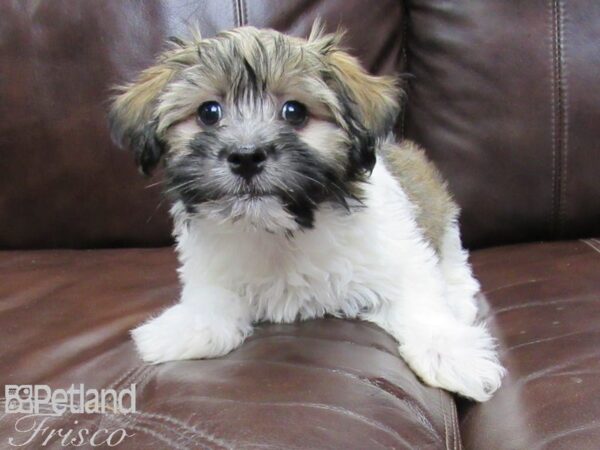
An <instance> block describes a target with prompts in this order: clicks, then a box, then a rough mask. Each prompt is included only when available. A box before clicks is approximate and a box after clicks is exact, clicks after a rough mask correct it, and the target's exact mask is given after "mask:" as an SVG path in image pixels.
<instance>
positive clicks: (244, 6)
mask: <svg viewBox="0 0 600 450" xmlns="http://www.w3.org/2000/svg"><path fill="white" fill-rule="evenodd" d="M240 1H241V2H242V10H243V13H244V15H243V17H242V20H241V22H242V24H243V25H248V2H246V0H240Z"/></svg>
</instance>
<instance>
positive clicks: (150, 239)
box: [0, 0, 600, 450]
mask: <svg viewBox="0 0 600 450" xmlns="http://www.w3.org/2000/svg"><path fill="white" fill-rule="evenodd" d="M319 15H320V16H321V17H322V18H323V19H325V21H326V23H327V26H328V27H330V28H335V27H337V26H338V25H341V26H343V27H345V28H346V29H347V30H348V35H347V41H346V44H347V46H348V48H350V49H351V51H352V52H353V53H355V54H356V55H358V56H359V57H360V59H361V60H362V61H363V62H364V64H366V66H367V67H368V68H369V69H370V70H371V71H372V72H374V73H398V74H404V76H403V78H404V79H405V80H406V91H407V97H406V102H405V108H404V109H403V114H402V116H401V117H399V119H398V135H399V136H403V137H406V138H410V139H414V140H416V141H417V142H419V143H420V144H422V145H424V146H425V147H426V148H427V150H428V152H429V155H430V157H431V158H432V159H433V160H434V161H435V162H436V163H437V165H438V167H439V168H440V169H441V171H442V172H443V173H444V175H445V176H446V178H447V179H448V182H449V186H450V189H451V190H452V192H453V194H454V196H455V197H456V199H457V201H458V203H459V204H460V205H461V206H462V208H463V213H462V216H461V225H462V229H463V234H464V241H465V244H466V245H467V246H468V247H469V248H470V249H471V250H472V256H471V260H472V264H473V266H474V269H475V272H476V274H477V276H478V278H479V280H480V281H481V284H482V295H481V302H482V304H483V305H487V306H486V307H485V308H484V309H485V317H486V320H488V322H489V323H490V326H491V327H492V329H493V332H494V335H495V336H496V337H497V339H498V342H499V346H500V352H501V358H502V360H503V363H504V364H505V366H506V368H507V369H508V375H507V376H506V378H505V379H504V384H503V386H502V388H501V389H500V390H499V391H498V392H497V394H496V395H495V396H494V397H493V398H492V399H491V400H490V401H488V402H486V403H483V404H474V403H471V402H468V401H465V400H462V399H459V398H454V397H453V396H451V395H449V394H448V393H446V392H444V391H441V390H438V389H433V388H429V387H426V386H424V385H423V384H422V383H420V382H419V380H418V379H417V378H415V376H414V375H413V374H412V373H411V372H410V370H408V368H407V367H406V365H405V364H404V362H403V361H402V360H401V359H400V358H399V357H398V356H397V354H396V344H395V343H394V341H393V340H392V338H390V337H389V336H387V335H386V334H385V333H384V332H382V331H381V330H380V329H378V328H377V327H375V326H374V325H371V324H366V323H360V322H353V321H340V320H335V319H326V320H319V321H310V322H305V323H298V324H292V325H268V324H265V325H261V326H259V327H258V328H257V330H256V332H255V334H254V335H253V336H252V337H251V338H250V339H249V340H248V342H247V343H246V344H245V345H244V346H243V347H241V348H240V349H238V350H236V351H234V352H232V353H231V354H230V355H228V356H226V357H223V358H219V359H216V360H207V361H185V362H174V363H167V364H162V365H156V366H147V365H144V364H143V363H142V362H141V361H140V360H139V358H138V357H137V355H136V354H135V351H134V349H133V346H132V342H131V340H130V339H129V335H128V330H129V329H131V328H132V327H134V326H135V325H136V324H138V323H140V322H141V321H143V320H144V319H146V318H147V317H148V316H149V315H151V314H153V313H156V312H157V311H159V310H160V309H161V308H164V307H165V306H166V305H168V304H170V303H172V302H173V301H175V299H176V297H177V294H178V284H177V279H176V272H175V268H176V261H175V257H174V254H173V250H172V248H171V247H170V244H171V238H170V234H169V229H170V225H169V219H168V216H167V214H166V209H167V206H166V205H165V204H164V202H163V201H162V198H161V187H160V174H158V175H156V176H155V178H153V179H143V178H142V177H140V176H138V174H137V173H136V169H135V167H134V164H133V162H132V157H131V155H129V154H127V153H125V152H122V151H120V150H118V149H116V148H115V147H114V146H113V145H112V144H111V141H110V138H109V135H108V131H107V126H106V118H105V117H106V116H105V114H106V105H107V103H106V99H107V97H108V96H109V88H110V86H111V85H113V84H114V83H116V82H119V81H123V80H126V79H129V78H131V76H132V75H133V74H134V73H136V72H137V71H138V70H140V69H142V68H144V67H146V66H148V65H149V64H151V62H152V60H153V57H154V55H155V54H156V53H157V52H158V51H159V50H160V48H161V46H162V43H163V40H164V39H165V38H166V37H167V36H169V35H172V34H182V33H184V32H185V29H186V28H187V27H188V25H189V24H191V23H194V22H199V23H200V24H201V28H202V31H203V33H204V34H205V35H207V36H209V35H212V34H214V33H215V32H217V31H218V30H220V29H225V28H230V27H235V26H240V25H255V26H259V27H273V28H276V29H279V30H282V31H285V32H289V33H293V34H297V35H306V33H307V31H308V29H309V27H310V24H311V23H312V21H313V20H314V18H315V17H317V16H319ZM599 30H600V3H599V2H597V1H595V0H580V1H577V2H567V1H565V0H543V1H542V0H528V1H520V0H489V1H470V2H469V1H457V0H447V1H440V0H410V1H405V2H401V1H398V0H377V1H367V0H286V1H279V0H233V1H229V0H228V1H225V0H194V1H190V0H170V1H160V0H146V1H143V2H142V1H134V0H127V1H123V0H102V1H93V0H80V1H73V0H47V1H43V2H40V1H34V0H23V1H4V2H0V118H1V120H0V168H1V170H0V247H1V248H2V249H3V250H2V251H0V382H1V384H2V386H6V385H9V384H18V385H24V384H46V385H50V386H52V387H54V388H60V387H68V386H69V385H71V384H80V383H84V384H85V386H86V387H90V388H109V387H112V388H123V387H127V386H130V385H131V384H134V383H135V385H136V394H137V396H136V407H137V412H136V413H132V414H129V415H114V414H80V415H77V416H75V415H73V414H71V415H69V414H65V415H63V416H60V417H54V418H52V422H49V424H50V425H49V426H50V428H52V427H54V428H60V427H62V428H64V429H67V428H75V429H76V428H78V427H88V428H90V429H100V428H107V429H110V428H111V427H112V428H115V427H125V428H126V429H127V430H128V431H129V432H131V433H135V435H134V436H132V437H128V438H127V439H126V440H124V441H123V442H122V443H121V444H120V445H119V448H126V449H184V448H185V449H192V448H210V449H221V448H236V449H237V448H240V449H257V448H273V449H300V448H303V449H337V448H344V449H377V448H413V449H430V448H431V449H433V448H435V449H437V448H452V449H459V448H462V447H464V448H468V449H486V450H487V449H492V450H495V449H498V450H502V449H569V450H571V449H597V448H600V377H599V376H598V374H599V372H600V240H599V239H597V238H596V239H595V238H594V236H600V177H599V175H598V174H600V89H599V86H600V75H599V74H600V70H599V67H600V45H598V43H599V42H600V32H599ZM0 395H3V393H0ZM2 403H4V402H2ZM3 412H4V409H2V410H0V414H2V413H3ZM18 418H19V415H18V414H13V413H7V414H2V415H0V448H11V447H10V442H9V440H10V439H11V438H13V441H12V442H13V443H14V442H17V443H18V442H23V441H24V439H25V437H24V435H23V433H22V432H21V433H19V432H17V431H16V430H15V424H16V421H17V420H18ZM86 445H88V447H85V446H84V448H91V447H89V446H91V444H89V443H88V444H86ZM104 447H105V448H107V444H105V445H104ZM22 448H33V449H37V448H62V444H61V441H60V437H59V436H58V435H54V436H50V437H49V438H48V437H47V436H42V435H39V436H36V437H35V439H33V440H32V441H31V442H29V443H28V444H27V445H26V446H24V447H22Z"/></svg>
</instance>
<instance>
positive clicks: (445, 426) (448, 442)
mask: <svg viewBox="0 0 600 450" xmlns="http://www.w3.org/2000/svg"><path fill="white" fill-rule="evenodd" d="M438 394H439V397H440V406H441V407H442V408H441V409H442V417H443V418H444V440H445V443H446V450H449V449H450V439H449V437H448V421H447V420H446V405H445V403H444V396H443V394H442V391H441V390H440V391H439V392H438Z"/></svg>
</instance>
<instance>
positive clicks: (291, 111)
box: [281, 100, 308, 127]
mask: <svg viewBox="0 0 600 450" xmlns="http://www.w3.org/2000/svg"><path fill="white" fill-rule="evenodd" d="M307 116H308V111H307V110H306V106H304V105H303V104H302V103H300V102H297V101H294V100H290V101H289V102H285V103H284V104H283V108H281V118H282V119H283V120H285V121H286V122H287V123H289V124H290V125H293V126H295V127H298V126H300V125H302V124H303V123H304V122H306V118H307Z"/></svg>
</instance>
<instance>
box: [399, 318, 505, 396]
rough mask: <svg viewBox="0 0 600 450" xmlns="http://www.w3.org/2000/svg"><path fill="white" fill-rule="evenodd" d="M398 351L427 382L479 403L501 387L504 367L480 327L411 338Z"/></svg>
mask: <svg viewBox="0 0 600 450" xmlns="http://www.w3.org/2000/svg"><path fill="white" fill-rule="evenodd" d="M400 353H401V354H402V356H403V357H404V359H405V360H406V362H407V363H408V365H409V366H410V367H411V368H412V369H413V370H414V371H415V373H416V374H417V375H418V376H419V377H420V378H421V379H422V380H423V381H424V382H425V383H427V384H429V385H430V386H434V387H440V388H442V389H446V390H448V391H451V392H456V393H457V394H460V395H462V396H464V397H468V398H471V399H474V400H477V401H480V402H484V401H486V400H488V399H489V398H490V397H491V396H492V394H493V393H494V392H495V391H496V390H497V389H498V388H499V387H500V383H501V380H502V377H503V376H504V373H505V370H504V368H503V367H502V366H501V365H500V362H499V361H498V357H497V355H496V351H495V349H494V341H493V339H492V338H491V336H490V335H489V333H488V332H487V330H486V329H485V328H484V327H483V326H475V325H474V326H465V327H457V328H456V329H454V330H453V331H452V330H449V332H447V333H444V334H440V335H437V336H436V337H435V338H434V339H428V340H424V341H422V342H419V341H411V342H409V343H406V344H403V345H401V346H400Z"/></svg>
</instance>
